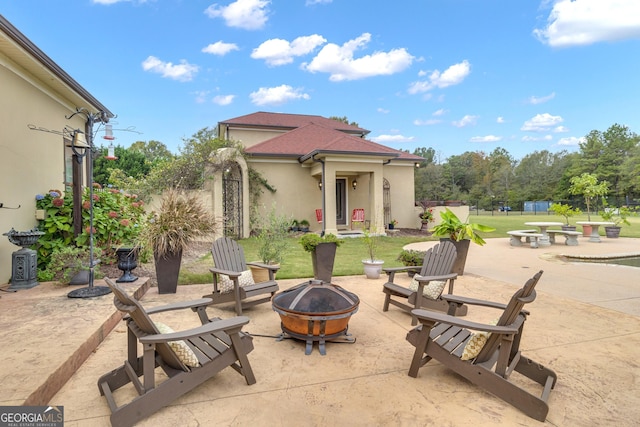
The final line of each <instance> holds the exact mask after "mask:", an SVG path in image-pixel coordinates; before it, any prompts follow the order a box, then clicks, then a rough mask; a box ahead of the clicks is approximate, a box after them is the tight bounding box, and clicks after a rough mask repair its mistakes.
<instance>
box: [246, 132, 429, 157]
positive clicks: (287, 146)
mask: <svg viewBox="0 0 640 427" xmlns="http://www.w3.org/2000/svg"><path fill="white" fill-rule="evenodd" d="M245 151H246V153H247V154H249V155H253V156H285V157H308V156H310V155H312V154H313V153H316V152H335V153H341V154H358V155H376V156H380V155H382V156H384V155H387V156H389V157H393V158H397V159H398V160H408V161H409V160H410V161H421V160H424V159H422V157H420V156H416V155H414V154H409V153H406V152H404V151H400V150H396V149H393V148H390V147H386V146H384V145H381V144H378V143H375V142H373V141H369V140H367V139H364V138H359V137H357V136H353V135H349V134H346V133H344V132H341V131H338V130H335V129H332V128H328V127H326V126H323V125H321V124H317V123H308V124H306V125H304V126H301V127H299V128H297V129H294V130H292V131H289V132H287V133H285V134H282V135H278V136H276V137H274V138H271V139H268V140H266V141H263V142H261V143H259V144H256V145H254V146H251V147H248V148H246V149H245Z"/></svg>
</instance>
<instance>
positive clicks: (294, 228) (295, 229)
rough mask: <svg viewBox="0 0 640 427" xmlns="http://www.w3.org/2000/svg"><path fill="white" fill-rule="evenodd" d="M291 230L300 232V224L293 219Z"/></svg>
mask: <svg viewBox="0 0 640 427" xmlns="http://www.w3.org/2000/svg"><path fill="white" fill-rule="evenodd" d="M289 229H290V230H291V231H294V232H295V231H299V230H300V224H298V220H297V219H292V220H291V227H289Z"/></svg>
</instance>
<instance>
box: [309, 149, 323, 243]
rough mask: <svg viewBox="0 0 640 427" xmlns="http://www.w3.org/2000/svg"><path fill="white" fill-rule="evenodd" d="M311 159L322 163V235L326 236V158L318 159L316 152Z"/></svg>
mask: <svg viewBox="0 0 640 427" xmlns="http://www.w3.org/2000/svg"><path fill="white" fill-rule="evenodd" d="M311 160H313V161H314V162H320V163H321V164H322V181H321V182H322V232H321V233H320V236H323V237H324V230H325V226H326V224H327V216H326V215H325V212H324V208H325V206H324V205H325V202H324V192H325V191H326V189H327V187H326V186H325V185H324V160H322V159H316V155H315V154H314V155H313V156H311Z"/></svg>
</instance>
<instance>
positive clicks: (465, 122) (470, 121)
mask: <svg viewBox="0 0 640 427" xmlns="http://www.w3.org/2000/svg"><path fill="white" fill-rule="evenodd" d="M477 120H478V116H471V115H469V114H467V115H466V116H464V117H463V118H461V119H460V120H457V121H453V122H451V124H452V125H454V126H455V127H457V128H463V127H465V126H470V125H475V124H476V121H477Z"/></svg>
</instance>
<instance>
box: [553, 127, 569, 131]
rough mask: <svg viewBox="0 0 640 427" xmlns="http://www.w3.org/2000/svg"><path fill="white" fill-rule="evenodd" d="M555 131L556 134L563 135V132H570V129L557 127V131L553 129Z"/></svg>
mask: <svg viewBox="0 0 640 427" xmlns="http://www.w3.org/2000/svg"><path fill="white" fill-rule="evenodd" d="M553 131H554V132H555V133H561V132H569V129H567V128H566V127H564V126H557V127H556V128H555V129H553Z"/></svg>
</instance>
